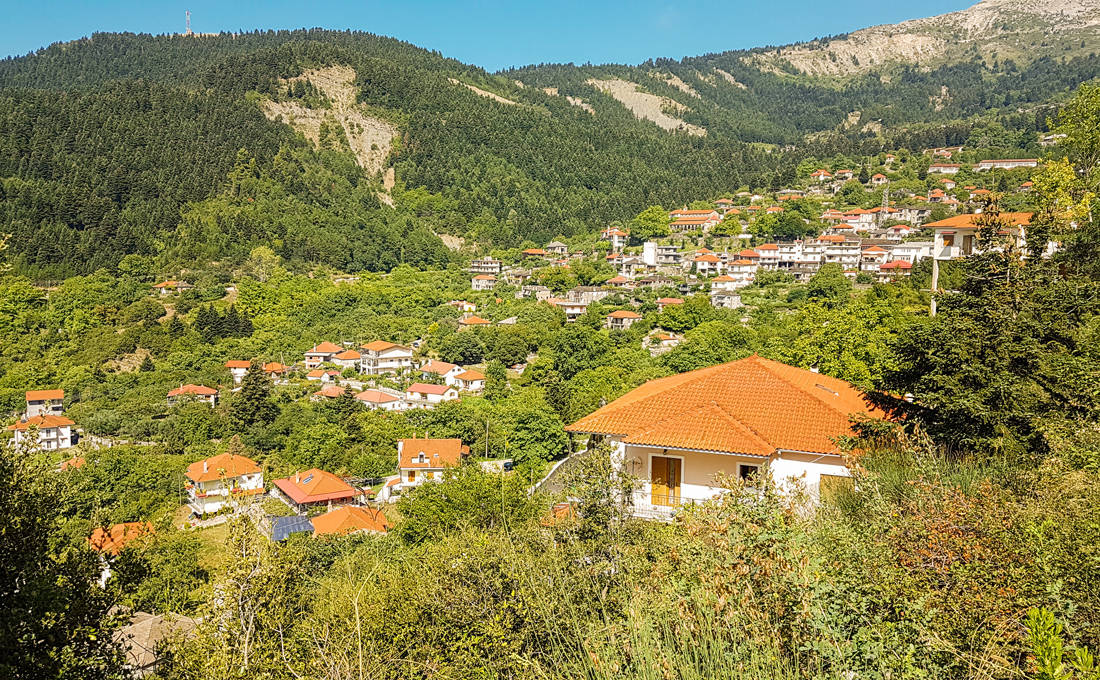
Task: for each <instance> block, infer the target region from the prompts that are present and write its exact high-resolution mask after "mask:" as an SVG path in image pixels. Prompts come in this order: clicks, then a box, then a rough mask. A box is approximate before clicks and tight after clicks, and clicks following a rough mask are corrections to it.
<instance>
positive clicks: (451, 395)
mask: <svg viewBox="0 0 1100 680" xmlns="http://www.w3.org/2000/svg"><path fill="white" fill-rule="evenodd" d="M454 399H458V388H456V387H453V386H450V385H429V384H427V383H413V384H411V385H409V386H408V387H407V388H406V389H405V405H406V407H407V408H431V407H432V406H435V405H436V404H441V403H443V402H445V401H452V400H454Z"/></svg>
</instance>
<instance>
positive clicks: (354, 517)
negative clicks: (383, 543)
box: [313, 505, 389, 536]
mask: <svg viewBox="0 0 1100 680" xmlns="http://www.w3.org/2000/svg"><path fill="white" fill-rule="evenodd" d="M388 528H389V522H387V521H386V516H385V515H384V514H382V511H381V510H378V509H375V508H367V507H362V506H358V505H345V506H343V507H340V508H336V509H335V510H333V511H332V512H326V513H325V514H323V515H320V516H318V517H314V518H313V535H314V536H327V535H340V536H342V535H346V534H355V533H359V532H361V531H364V532H368V531H369V532H376V533H382V534H384V533H386V530H387V529H388Z"/></svg>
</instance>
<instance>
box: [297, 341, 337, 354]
mask: <svg viewBox="0 0 1100 680" xmlns="http://www.w3.org/2000/svg"><path fill="white" fill-rule="evenodd" d="M343 351H344V348H343V347H341V346H340V345H337V344H335V343H331V342H322V343H321V344H319V345H317V346H316V347H314V348H313V349H311V350H309V351H308V352H306V354H336V353H337V352H343Z"/></svg>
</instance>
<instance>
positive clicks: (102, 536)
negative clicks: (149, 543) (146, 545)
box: [88, 522, 154, 555]
mask: <svg viewBox="0 0 1100 680" xmlns="http://www.w3.org/2000/svg"><path fill="white" fill-rule="evenodd" d="M153 533H154V531H153V525H152V524H151V523H150V522H124V523H122V524H112V525H111V526H110V527H109V528H108V529H107V530H106V531H104V529H103V527H97V528H96V530H95V531H93V532H92V535H91V536H89V537H88V545H90V546H91V547H92V550H95V551H98V552H102V553H107V554H108V555H117V554H119V552H121V551H122V549H123V548H125V547H126V545H127V544H128V543H130V542H131V541H133V540H135V539H137V538H141V537H142V536H150V535H152V534H153Z"/></svg>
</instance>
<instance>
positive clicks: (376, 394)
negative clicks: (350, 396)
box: [355, 390, 405, 411]
mask: <svg viewBox="0 0 1100 680" xmlns="http://www.w3.org/2000/svg"><path fill="white" fill-rule="evenodd" d="M355 398H356V399H358V400H359V402H360V403H362V404H363V405H364V406H366V407H367V408H372V409H376V410H378V411H400V410H402V409H404V408H405V401H404V400H403V399H402V398H401V397H396V396H394V395H392V394H390V393H389V392H383V391H382V390H363V391H362V392H360V393H359V394H357V395H355Z"/></svg>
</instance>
